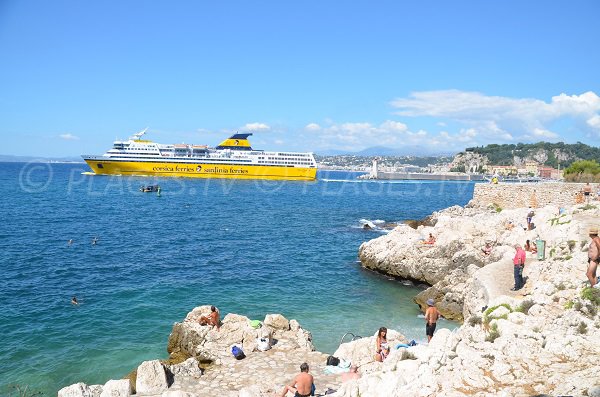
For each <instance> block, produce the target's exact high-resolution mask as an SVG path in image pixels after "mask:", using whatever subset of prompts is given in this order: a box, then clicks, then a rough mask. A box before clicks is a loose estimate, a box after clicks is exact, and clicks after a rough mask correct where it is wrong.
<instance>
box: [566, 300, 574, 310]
mask: <svg viewBox="0 0 600 397" xmlns="http://www.w3.org/2000/svg"><path fill="white" fill-rule="evenodd" d="M574 305H575V302H574V301H572V300H571V301H568V302H567V303H565V309H567V310H569V309H572V308H573V306H574Z"/></svg>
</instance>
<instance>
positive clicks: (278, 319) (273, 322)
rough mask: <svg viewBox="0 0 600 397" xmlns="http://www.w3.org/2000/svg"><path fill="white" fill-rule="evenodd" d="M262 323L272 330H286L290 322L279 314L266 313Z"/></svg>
mask: <svg viewBox="0 0 600 397" xmlns="http://www.w3.org/2000/svg"><path fill="white" fill-rule="evenodd" d="M264 324H265V325H267V326H269V327H271V328H273V329H274V330H282V331H288V330H289V329H290V322H289V321H288V319H287V318H285V317H283V316H282V315H281V314H267V315H266V316H265V321H264Z"/></svg>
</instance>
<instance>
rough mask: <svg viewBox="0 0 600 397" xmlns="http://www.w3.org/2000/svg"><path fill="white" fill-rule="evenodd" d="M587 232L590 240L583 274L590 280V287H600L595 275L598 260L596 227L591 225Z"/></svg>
mask: <svg viewBox="0 0 600 397" xmlns="http://www.w3.org/2000/svg"><path fill="white" fill-rule="evenodd" d="M588 234H589V236H590V238H591V239H592V241H590V247H589V248H588V268H587V272H586V274H585V275H586V276H587V278H588V280H590V284H591V287H592V288H600V284H599V283H598V277H597V275H596V270H597V269H598V263H599V262H600V237H598V228H597V227H591V228H590V230H589V232H588Z"/></svg>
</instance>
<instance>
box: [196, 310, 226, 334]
mask: <svg viewBox="0 0 600 397" xmlns="http://www.w3.org/2000/svg"><path fill="white" fill-rule="evenodd" d="M200 325H212V326H213V327H217V331H219V330H220V329H221V321H220V318H219V311H218V310H217V308H216V307H214V306H211V307H210V314H209V315H208V316H200Z"/></svg>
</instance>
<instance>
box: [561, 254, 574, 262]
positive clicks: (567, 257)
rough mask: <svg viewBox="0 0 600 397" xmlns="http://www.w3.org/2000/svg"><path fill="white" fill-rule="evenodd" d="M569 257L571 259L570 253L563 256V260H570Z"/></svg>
mask: <svg viewBox="0 0 600 397" xmlns="http://www.w3.org/2000/svg"><path fill="white" fill-rule="evenodd" d="M571 259H573V257H572V256H571V255H567V256H565V257H563V260H565V261H570V260H571Z"/></svg>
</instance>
